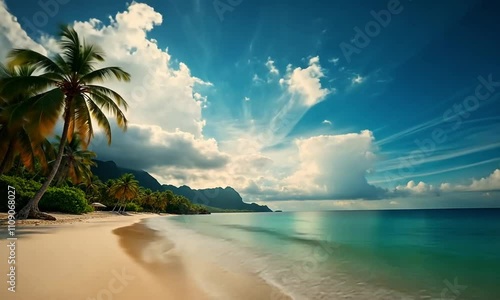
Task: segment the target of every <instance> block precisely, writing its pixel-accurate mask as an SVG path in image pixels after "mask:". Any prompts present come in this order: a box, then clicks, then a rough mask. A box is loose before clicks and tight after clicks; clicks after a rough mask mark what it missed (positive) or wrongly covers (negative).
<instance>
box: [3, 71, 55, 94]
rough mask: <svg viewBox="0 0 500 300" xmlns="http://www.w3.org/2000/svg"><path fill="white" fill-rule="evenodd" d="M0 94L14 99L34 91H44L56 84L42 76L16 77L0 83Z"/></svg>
mask: <svg viewBox="0 0 500 300" xmlns="http://www.w3.org/2000/svg"><path fill="white" fill-rule="evenodd" d="M0 82H1V83H0V94H2V95H3V96H4V97H7V98H14V97H16V96H17V95H19V94H22V93H26V92H27V91H28V92H35V91H44V90H47V89H48V88H49V87H51V86H54V85H55V84H56V83H57V82H56V81H55V80H53V79H50V78H46V77H42V76H16V77H9V78H5V79H2V80H1V81H0Z"/></svg>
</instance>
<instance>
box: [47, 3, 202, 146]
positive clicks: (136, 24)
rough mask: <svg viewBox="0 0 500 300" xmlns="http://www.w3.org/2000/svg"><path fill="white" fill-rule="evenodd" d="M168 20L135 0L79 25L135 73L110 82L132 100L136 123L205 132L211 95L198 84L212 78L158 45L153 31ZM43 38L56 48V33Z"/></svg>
mask: <svg viewBox="0 0 500 300" xmlns="http://www.w3.org/2000/svg"><path fill="white" fill-rule="evenodd" d="M162 21H163V18H162V15H161V14H159V13H157V12H156V11H155V10H154V9H153V8H152V7H150V6H148V5H146V4H142V3H135V2H133V3H132V4H131V5H130V6H129V7H128V10H127V11H125V12H122V13H118V14H116V16H115V17H110V23H109V25H106V24H104V22H102V21H100V20H96V19H91V20H89V21H85V22H80V21H78V22H75V23H74V24H73V25H74V28H75V30H76V31H77V32H78V33H79V34H81V35H82V36H85V39H86V41H88V42H90V43H95V44H97V45H101V47H102V48H103V49H105V52H106V55H107V56H106V65H117V66H120V67H122V68H123V69H124V70H126V71H127V72H129V73H131V74H132V81H131V82H130V83H120V82H111V83H109V84H108V85H109V86H110V87H111V88H113V89H115V90H116V91H117V92H119V93H120V94H121V95H123V96H124V98H125V99H126V100H127V101H128V103H129V105H130V110H129V111H128V112H127V117H128V119H129V120H130V122H131V123H135V124H148V125H157V126H160V127H161V128H162V129H163V130H165V131H169V132H174V131H176V130H180V131H182V132H187V133H191V134H193V135H194V136H195V137H197V138H203V135H202V131H203V127H204V125H205V120H203V118H202V108H203V107H206V105H207V102H208V100H207V98H206V96H203V95H201V94H200V93H199V92H197V91H196V86H197V85H211V84H210V83H208V82H205V81H203V80H201V79H199V78H197V77H194V76H192V75H191V71H190V69H189V67H188V66H187V65H186V64H184V63H182V62H180V63H179V64H178V67H175V66H174V62H173V60H172V57H171V55H170V53H169V52H168V50H167V49H160V48H158V45H157V44H156V42H155V40H152V39H149V38H148V37H147V34H148V32H149V31H150V30H152V29H153V28H154V27H155V26H159V25H160V24H161V23H162ZM42 43H43V45H44V46H46V47H47V48H49V49H51V50H55V49H53V48H54V45H55V43H54V38H50V37H44V38H43V39H42Z"/></svg>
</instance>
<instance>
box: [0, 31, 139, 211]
mask: <svg viewBox="0 0 500 300" xmlns="http://www.w3.org/2000/svg"><path fill="white" fill-rule="evenodd" d="M59 45H60V48H61V54H55V55H54V56H53V57H52V58H49V57H46V56H44V55H42V54H40V53H38V52H35V51H32V50H26V49H14V50H12V51H11V52H10V54H9V60H10V65H11V66H24V65H29V66H34V67H36V69H37V75H36V76H35V75H30V76H20V77H15V78H14V77H13V78H7V79H5V80H3V83H2V84H1V86H2V91H1V92H2V93H4V94H7V95H11V94H15V93H16V91H19V90H23V89H27V88H33V89H37V90H38V89H42V90H45V91H44V92H43V93H40V94H38V95H36V96H34V97H32V98H31V99H30V101H26V102H25V105H22V106H21V107H20V108H19V112H20V113H22V114H28V113H29V114H28V115H27V117H28V118H29V119H30V122H32V123H33V124H34V125H36V127H37V128H38V130H39V131H40V132H41V133H42V134H48V133H50V132H51V131H52V130H53V128H54V126H55V124H56V122H57V120H58V118H59V116H60V115H61V113H62V116H63V118H64V126H63V131H62V134H61V141H60V143H59V151H58V153H57V157H56V160H55V162H54V165H53V167H52V170H51V171H50V173H49V175H48V177H47V180H46V181H45V182H44V184H43V185H42V187H41V189H40V190H39V191H38V192H37V193H36V194H35V196H34V197H33V198H32V199H31V200H30V201H29V202H28V204H27V205H26V206H25V207H24V208H23V209H21V211H19V213H18V216H17V217H18V219H25V218H28V217H30V218H40V219H49V220H55V218H54V217H52V216H50V215H48V214H45V213H42V212H40V210H39V209H38V203H39V202H40V199H42V196H43V194H44V193H45V191H46V190H47V188H48V187H49V185H50V184H51V182H52V180H53V179H54V177H55V176H56V174H57V171H58V169H59V166H60V165H61V161H62V158H63V155H64V147H65V146H66V141H71V140H72V138H73V133H75V132H77V133H78V134H79V136H80V138H81V140H82V143H83V146H84V148H85V147H86V146H87V145H88V144H89V143H90V140H91V139H92V137H93V135H94V127H93V124H92V118H94V119H95V120H97V124H98V125H99V126H100V127H101V128H102V129H103V130H104V133H105V134H106V136H107V138H108V144H111V127H110V125H109V122H108V119H107V118H106V115H105V114H104V112H103V110H102V109H105V110H107V111H108V112H109V113H111V114H112V115H114V117H115V118H116V121H117V123H118V126H119V127H121V128H122V129H123V130H125V129H126V127H127V119H126V118H125V115H124V114H123V112H122V110H121V108H120V107H123V108H124V109H126V108H127V103H126V102H125V100H124V99H123V98H122V96H120V95H119V94H118V93H117V92H115V91H113V90H111V89H109V88H106V87H104V86H100V85H95V83H96V82H103V81H105V80H106V79H108V78H116V79H118V80H123V81H129V80H130V75H129V74H128V73H127V72H125V71H123V70H122V69H121V68H118V67H105V68H101V69H96V64H97V63H99V62H102V61H104V54H103V52H102V51H101V50H100V49H99V48H98V47H97V46H95V45H92V44H88V43H85V42H84V41H83V40H81V39H80V37H79V36H78V34H77V33H76V31H75V30H74V29H73V28H71V27H68V26H63V27H62V29H61V33H60V41H59Z"/></svg>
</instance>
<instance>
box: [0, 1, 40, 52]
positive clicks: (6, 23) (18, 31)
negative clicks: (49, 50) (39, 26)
mask: <svg viewBox="0 0 500 300" xmlns="http://www.w3.org/2000/svg"><path fill="white" fill-rule="evenodd" d="M0 20H2V21H1V22H0V61H1V62H4V61H5V58H6V56H7V54H8V52H9V51H10V50H11V49H12V48H27V49H32V50H35V51H38V52H40V53H43V54H46V51H45V49H44V48H43V47H41V46H40V45H39V44H37V43H36V42H35V41H33V40H32V39H31V38H30V37H29V36H28V35H27V34H26V32H25V31H24V30H23V29H22V28H21V25H19V23H18V22H17V19H16V17H14V16H13V15H12V14H11V13H10V12H9V11H8V10H7V6H6V5H5V2H4V1H3V0H0Z"/></svg>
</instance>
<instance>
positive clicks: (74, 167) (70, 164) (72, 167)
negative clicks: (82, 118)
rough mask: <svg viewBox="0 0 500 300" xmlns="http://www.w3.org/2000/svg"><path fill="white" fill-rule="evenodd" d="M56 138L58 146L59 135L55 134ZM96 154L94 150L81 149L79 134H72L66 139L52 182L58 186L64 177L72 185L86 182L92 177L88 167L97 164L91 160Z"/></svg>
mask: <svg viewBox="0 0 500 300" xmlns="http://www.w3.org/2000/svg"><path fill="white" fill-rule="evenodd" d="M56 138H57V139H58V140H59V142H58V143H56V144H55V146H56V147H58V146H59V144H60V141H61V137H60V136H56ZM58 148H59V147H58ZM96 156H97V155H96V153H95V152H93V151H90V150H86V149H82V144H81V141H80V136H79V135H78V134H76V135H74V136H73V139H72V140H71V141H68V142H67V143H66V147H64V155H63V159H62V162H61V165H60V166H59V170H58V171H57V174H56V176H55V178H54V184H55V185H56V186H59V185H61V184H62V183H63V182H64V181H65V180H66V178H69V180H71V183H73V184H74V185H77V184H80V183H82V182H88V181H89V180H91V178H92V171H91V170H90V167H92V166H96V165H97V164H96V163H95V162H94V161H93V159H94V158H96Z"/></svg>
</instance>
